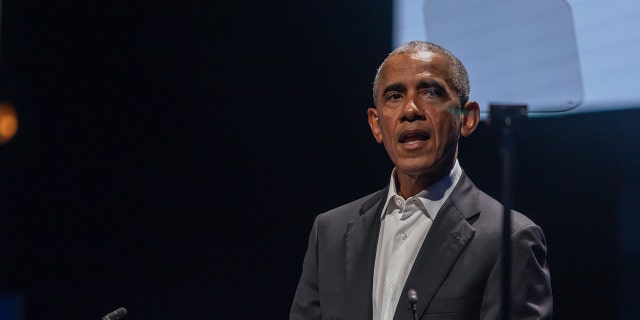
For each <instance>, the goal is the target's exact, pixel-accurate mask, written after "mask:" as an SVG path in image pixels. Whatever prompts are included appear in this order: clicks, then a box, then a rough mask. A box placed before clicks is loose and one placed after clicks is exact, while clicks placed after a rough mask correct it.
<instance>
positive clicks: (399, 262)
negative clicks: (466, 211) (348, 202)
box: [372, 160, 462, 320]
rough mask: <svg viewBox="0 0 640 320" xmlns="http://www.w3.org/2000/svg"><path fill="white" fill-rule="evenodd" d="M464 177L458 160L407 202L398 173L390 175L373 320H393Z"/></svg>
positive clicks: (381, 234) (381, 236) (374, 289)
mask: <svg viewBox="0 0 640 320" xmlns="http://www.w3.org/2000/svg"><path fill="white" fill-rule="evenodd" d="M461 174H462V169H461V168H460V165H459V164H458V160H456V163H455V165H454V166H453V169H452V170H451V172H450V173H449V175H448V176H445V177H444V178H442V179H440V180H438V181H436V182H435V183H434V184H432V185H431V186H429V187H428V188H427V189H425V190H422V191H421V192H420V193H418V194H417V195H415V196H413V197H410V198H409V199H404V198H402V197H401V196H400V195H398V193H397V191H396V183H395V169H394V170H393V172H392V173H391V182H390V183H389V193H388V194H387V202H386V204H385V207H384V208H383V210H382V216H381V217H380V219H381V225H380V235H379V236H378V247H377V251H376V262H375V267H374V271H373V297H372V299H373V320H393V315H394V313H395V310H396V307H397V305H398V301H399V299H400V294H402V289H403V288H404V284H405V282H406V281H407V277H408V276H409V272H410V271H411V268H412V267H413V262H414V261H415V259H416V256H417V255H418V251H420V247H421V246H422V242H423V241H424V238H425V237H426V236H427V233H428V232H429V229H430V228H431V224H432V223H433V221H434V220H435V218H436V215H437V214H438V211H440V208H442V205H443V204H444V202H445V201H446V200H447V198H448V197H449V194H451V191H452V190H453V188H454V187H455V185H456V184H457V183H458V180H459V179H460V175H461ZM425 272H429V270H425Z"/></svg>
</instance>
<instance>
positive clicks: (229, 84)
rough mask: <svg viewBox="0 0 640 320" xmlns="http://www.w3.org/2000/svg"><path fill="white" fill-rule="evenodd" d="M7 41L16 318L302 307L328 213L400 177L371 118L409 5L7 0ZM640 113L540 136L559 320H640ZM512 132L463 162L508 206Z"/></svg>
mask: <svg viewBox="0 0 640 320" xmlns="http://www.w3.org/2000/svg"><path fill="white" fill-rule="evenodd" d="M630 32H631V31H630ZM1 36H2V38H1V43H0V98H1V99H2V101H8V102H11V103H12V104H13V105H14V106H15V108H16V110H17V112H18V116H19V120H20V128H19V131H18V133H17V135H16V136H15V137H14V139H13V140H11V141H10V142H9V143H7V144H5V145H0V293H1V294H0V297H3V299H4V301H5V303H4V307H1V306H2V305H1V304H0V311H1V310H2V308H5V309H9V311H10V309H11V308H15V307H16V306H17V308H18V311H19V313H21V315H22V319H25V320H35V319H99V318H101V317H102V316H103V315H104V314H106V313H108V312H110V311H112V310H114V309H116V308H118V307H120V306H124V307H126V308H127V309H128V310H129V315H128V316H127V319H132V320H133V319H286V318H287V317H288V311H289V307H290V303H291V300H292V297H293V293H294V290H295V286H296V283H297V280H298V276H299V274H300V270H301V264H302V258H303V255H304V251H305V249H306V241H307V236H308V232H309V231H310V228H311V224H312V221H313V218H314V216H315V215H316V214H317V213H320V212H322V211H324V210H328V209H330V208H332V207H334V206H337V205H339V204H342V203H345V202H347V201H350V200H353V199H355V198H357V197H360V196H363V195H365V194H368V193H370V192H373V191H375V190H377V189H379V188H381V187H382V186H384V184H386V183H387V182H388V179H389V174H390V172H391V169H392V166H391V163H390V161H389V160H388V159H387V157H386V154H385V153H384V150H383V148H382V147H381V146H379V145H377V144H376V143H375V141H374V139H373V137H372V136H371V133H370V131H369V128H368V125H367V123H366V109H367V108H368V107H370V106H371V105H372V99H371V83H372V81H373V76H374V74H375V70H376V68H377V66H378V65H379V63H380V62H381V61H382V60H383V59H384V57H385V56H386V55H387V53H388V52H389V51H390V50H391V47H390V46H391V45H390V44H391V1H389V0H384V1H382V0H373V1H328V0H327V1H290V2H272V1H261V2H257V1H256V2H244V1H237V2H233V3H223V2H214V1H206V2H205V1H203V2H195V1H183V2H175V3H174V2H163V1H154V2H145V1H130V2H129V1H68V0H65V1H50V2H37V1H31V0H4V1H3V2H2V28H1ZM472 95H473V87H472ZM639 121H640V110H637V109H636V110H626V111H612V112H606V113H592V114H582V115H572V116H564V117H556V118H530V119H529V120H528V121H527V123H526V125H525V126H524V127H523V128H522V130H521V131H520V135H519V136H518V145H517V150H516V152H517V162H516V173H517V174H516V178H515V179H516V187H515V188H514V192H515V195H516V204H515V208H516V209H517V210H519V211H522V212H524V213H526V214H527V215H529V216H530V217H531V218H532V219H533V220H534V221H536V222H537V223H538V224H540V225H541V226H542V228H543V229H544V231H545V233H546V236H547V242H548V246H549V263H550V268H551V272H552V284H553V290H554V300H555V315H556V319H636V318H637V317H638V316H640V311H639V307H638V305H637V302H636V300H637V299H638V298H639V297H640V294H639V293H640V279H639V277H638V275H637V271H638V270H640V253H639V252H640V249H639V247H640V235H639V234H640V233H639V232H638V231H636V229H637V228H638V227H639V226H640V217H639V215H638V213H639V211H640V200H639V199H638V197H639V195H640V183H639V182H638V181H639V180H638V178H640V173H639V172H640V171H639V170H638V169H637V168H638V166H639V165H640V148H639V147H638V146H639V143H640V129H639V127H638V125H637V124H638V122H639ZM499 141H500V140H499V139H498V136H497V135H496V134H494V133H493V131H492V130H490V128H489V127H488V126H487V125H486V124H484V123H483V124H482V125H481V126H480V128H479V129H478V130H477V131H476V133H474V134H473V135H472V136H471V137H470V138H468V139H466V140H463V141H462V143H461V154H460V161H461V164H462V166H463V167H464V168H465V170H466V172H467V173H468V175H469V176H470V177H471V178H472V179H473V180H474V182H475V183H476V184H477V185H478V186H480V187H481V188H483V189H484V190H485V191H486V192H487V193H489V194H491V195H493V196H495V197H497V198H499V197H500V194H499V190H500V185H499V172H500V164H499V158H498V145H499ZM7 306H9V307H7ZM6 314H8V313H6ZM0 317H1V315H0Z"/></svg>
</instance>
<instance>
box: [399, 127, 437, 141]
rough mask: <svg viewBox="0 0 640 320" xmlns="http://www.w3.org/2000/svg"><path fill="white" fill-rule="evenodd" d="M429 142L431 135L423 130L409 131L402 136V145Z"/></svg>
mask: <svg viewBox="0 0 640 320" xmlns="http://www.w3.org/2000/svg"><path fill="white" fill-rule="evenodd" d="M426 140H429V134H428V133H427V132H425V131H422V130H409V131H405V132H403V133H402V134H401V135H400V138H399V139H398V141H400V143H411V142H420V141H426Z"/></svg>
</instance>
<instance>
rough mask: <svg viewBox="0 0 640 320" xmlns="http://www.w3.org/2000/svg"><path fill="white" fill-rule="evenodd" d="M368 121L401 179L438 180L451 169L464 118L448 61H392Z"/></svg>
mask: <svg viewBox="0 0 640 320" xmlns="http://www.w3.org/2000/svg"><path fill="white" fill-rule="evenodd" d="M375 94H376V108H375V109H373V108H371V109H369V111H368V118H369V119H368V120H369V125H370V126H371V130H372V132H373V135H374V137H375V138H376V140H377V141H378V143H383V144H384V147H385V149H386V150H387V153H388V154H389V157H390V158H391V161H393V163H394V164H395V166H396V170H397V172H398V174H404V175H409V176H413V177H418V176H424V175H427V176H431V177H433V178H439V177H440V176H441V175H444V174H446V173H447V172H448V171H449V170H450V169H451V167H452V165H453V163H454V159H455V157H456V154H457V146H458V137H459V133H460V132H461V130H460V127H461V123H462V119H463V116H462V115H461V114H460V111H461V110H460V102H459V99H458V96H457V92H456V90H455V89H454V87H453V84H452V80H451V75H450V72H449V64H448V59H447V58H446V57H445V56H442V55H439V54H434V53H429V52H422V53H401V54H396V55H394V56H391V57H389V59H388V60H387V62H386V64H385V65H384V66H383V68H382V70H381V71H380V78H379V85H378V87H377V90H376V93H375Z"/></svg>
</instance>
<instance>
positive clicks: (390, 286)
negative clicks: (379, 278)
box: [389, 282, 396, 290]
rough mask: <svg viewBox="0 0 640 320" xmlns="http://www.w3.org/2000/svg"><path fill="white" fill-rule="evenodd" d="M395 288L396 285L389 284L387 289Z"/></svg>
mask: <svg viewBox="0 0 640 320" xmlns="http://www.w3.org/2000/svg"><path fill="white" fill-rule="evenodd" d="M395 288H396V284H395V283H393V282H392V283H390V284H389V289H391V290H394V289H395Z"/></svg>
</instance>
